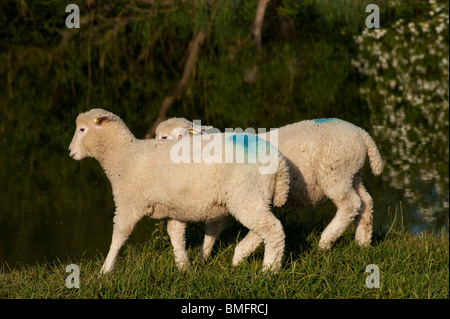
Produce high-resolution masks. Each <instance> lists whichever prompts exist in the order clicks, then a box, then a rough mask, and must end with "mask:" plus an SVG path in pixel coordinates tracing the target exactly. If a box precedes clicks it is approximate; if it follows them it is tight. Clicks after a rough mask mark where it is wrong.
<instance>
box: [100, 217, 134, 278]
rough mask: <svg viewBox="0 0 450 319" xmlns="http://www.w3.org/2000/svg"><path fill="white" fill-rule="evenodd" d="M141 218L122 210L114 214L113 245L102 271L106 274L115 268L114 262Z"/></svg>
mask: <svg viewBox="0 0 450 319" xmlns="http://www.w3.org/2000/svg"><path fill="white" fill-rule="evenodd" d="M139 219H140V218H137V217H135V216H134V215H133V214H126V213H122V212H120V211H118V212H116V215H115V216H114V229H113V235H112V241H111V246H110V247H109V252H108V255H107V256H106V259H105V262H104V263H103V266H102V269H101V270H100V273H102V274H105V273H108V272H110V271H112V270H113V269H114V264H115V263H116V259H117V256H118V255H119V251H120V248H121V247H122V246H123V244H124V243H125V241H126V240H127V239H128V236H130V234H131V232H132V231H133V229H134V226H136V224H137V222H138V221H139Z"/></svg>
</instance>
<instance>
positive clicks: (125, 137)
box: [95, 131, 137, 183]
mask: <svg viewBox="0 0 450 319" xmlns="http://www.w3.org/2000/svg"><path fill="white" fill-rule="evenodd" d="M108 137H109V138H108ZM108 137H107V138H105V139H104V140H103V141H102V147H101V150H102V151H101V152H99V153H98V154H96V156H95V158H96V159H97V161H98V162H99V163H100V166H101V167H102V168H103V170H104V171H105V173H106V176H107V177H108V179H109V180H110V181H111V183H113V181H114V178H115V177H117V176H120V174H121V172H122V171H123V169H124V168H125V166H126V165H125V164H126V159H127V157H126V156H125V154H127V153H128V149H129V148H130V146H131V145H132V144H133V143H135V142H136V141H137V139H136V138H135V137H134V136H133V134H132V133H131V132H129V131H127V132H121V133H119V132H115V133H114V134H112V135H111V136H108Z"/></svg>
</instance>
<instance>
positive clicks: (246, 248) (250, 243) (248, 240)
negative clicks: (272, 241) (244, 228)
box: [233, 230, 263, 266]
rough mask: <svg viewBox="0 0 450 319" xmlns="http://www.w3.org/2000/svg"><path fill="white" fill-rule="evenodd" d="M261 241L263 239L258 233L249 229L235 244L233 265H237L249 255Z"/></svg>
mask: <svg viewBox="0 0 450 319" xmlns="http://www.w3.org/2000/svg"><path fill="white" fill-rule="evenodd" d="M262 241H263V239H262V238H261V237H260V236H259V235H257V234H256V233H255V232H253V231H251V230H250V231H249V232H248V234H247V235H246V236H245V237H244V239H242V240H241V241H240V242H239V244H238V245H237V246H236V250H235V253H234V258H233V265H235V266H237V265H238V264H240V263H241V262H242V260H244V259H245V258H247V257H248V256H250V254H251V253H252V252H254V251H255V250H256V248H258V246H259V244H261V242H262Z"/></svg>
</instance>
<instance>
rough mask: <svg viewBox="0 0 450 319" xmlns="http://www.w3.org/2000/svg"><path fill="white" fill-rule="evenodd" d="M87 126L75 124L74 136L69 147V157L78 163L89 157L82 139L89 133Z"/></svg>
mask: <svg viewBox="0 0 450 319" xmlns="http://www.w3.org/2000/svg"><path fill="white" fill-rule="evenodd" d="M89 129H90V128H89V126H88V125H86V124H85V123H77V128H76V130H75V134H74V136H73V138H72V142H70V145H69V152H70V157H72V158H73V159H75V160H77V161H79V160H82V159H83V158H85V157H87V156H89V155H88V152H87V151H86V147H85V145H84V139H85V137H86V135H87V134H88V132H89Z"/></svg>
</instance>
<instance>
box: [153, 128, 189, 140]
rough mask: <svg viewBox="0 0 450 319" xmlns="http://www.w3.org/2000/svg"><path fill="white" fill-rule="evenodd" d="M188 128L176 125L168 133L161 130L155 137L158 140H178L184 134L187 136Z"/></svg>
mask: <svg viewBox="0 0 450 319" xmlns="http://www.w3.org/2000/svg"><path fill="white" fill-rule="evenodd" d="M189 135H190V133H189V129H187V128H185V127H176V128H174V129H173V130H172V131H171V132H170V134H167V133H166V132H161V133H158V135H156V138H157V139H160V140H173V141H176V140H179V139H182V138H183V137H185V136H189Z"/></svg>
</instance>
